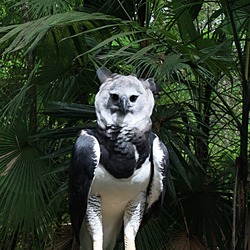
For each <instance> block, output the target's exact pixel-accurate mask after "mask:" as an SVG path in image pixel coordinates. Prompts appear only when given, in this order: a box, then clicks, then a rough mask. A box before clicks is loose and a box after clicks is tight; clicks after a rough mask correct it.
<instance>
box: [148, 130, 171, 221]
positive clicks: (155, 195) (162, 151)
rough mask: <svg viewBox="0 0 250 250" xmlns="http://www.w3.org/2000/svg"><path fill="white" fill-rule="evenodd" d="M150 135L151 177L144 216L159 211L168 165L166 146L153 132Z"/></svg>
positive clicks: (164, 190)
mask: <svg viewBox="0 0 250 250" xmlns="http://www.w3.org/2000/svg"><path fill="white" fill-rule="evenodd" d="M152 135H153V142H152V150H151V164H152V166H151V167H152V177H151V181H150V184H149V189H148V196H147V210H146V214H145V217H146V218H147V217H148V216H149V215H150V214H151V213H152V212H153V213H154V214H158V213H159V212H160V209H161V207H162V205H163V201H164V196H165V193H166V178H167V172H168V166H169V154H168V150H167V148H166V146H165V145H164V144H163V143H162V142H161V141H160V139H159V138H158V136H157V135H155V134H153V133H152ZM144 222H145V220H144Z"/></svg>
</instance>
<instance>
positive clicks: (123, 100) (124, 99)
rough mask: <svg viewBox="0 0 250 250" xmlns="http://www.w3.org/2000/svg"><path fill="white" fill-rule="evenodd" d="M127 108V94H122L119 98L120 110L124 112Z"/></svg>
mask: <svg viewBox="0 0 250 250" xmlns="http://www.w3.org/2000/svg"><path fill="white" fill-rule="evenodd" d="M128 108H129V101H128V97H127V96H122V97H121V98H120V110H121V111H122V112H123V113H124V114H126V113H127V111H128Z"/></svg>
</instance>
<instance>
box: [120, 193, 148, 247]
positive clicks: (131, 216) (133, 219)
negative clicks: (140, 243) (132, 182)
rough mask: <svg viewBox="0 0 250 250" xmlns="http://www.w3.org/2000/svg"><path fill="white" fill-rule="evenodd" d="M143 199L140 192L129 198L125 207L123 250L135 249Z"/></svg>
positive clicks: (144, 197) (142, 211)
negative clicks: (131, 198)
mask: <svg viewBox="0 0 250 250" xmlns="http://www.w3.org/2000/svg"><path fill="white" fill-rule="evenodd" d="M145 200H146V195H145V193H140V194H139V195H137V196H136V197H135V198H134V199H133V200H131V201H130V202H129V203H128V205H127V207H126V210H125V214H124V244H125V250H136V246H135V237H136V234H137V232H138V230H139V228H140V224H141V221H142V217H143V213H144V208H145Z"/></svg>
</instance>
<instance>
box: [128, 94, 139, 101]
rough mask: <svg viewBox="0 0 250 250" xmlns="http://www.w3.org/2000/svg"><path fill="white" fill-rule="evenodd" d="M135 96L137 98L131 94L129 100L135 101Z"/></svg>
mask: <svg viewBox="0 0 250 250" xmlns="http://www.w3.org/2000/svg"><path fill="white" fill-rule="evenodd" d="M137 98H138V96H137V95H131V96H130V97H129V100H130V101H131V102H135V101H136V100H137Z"/></svg>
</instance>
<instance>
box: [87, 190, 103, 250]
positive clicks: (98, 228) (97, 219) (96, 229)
mask: <svg viewBox="0 0 250 250" xmlns="http://www.w3.org/2000/svg"><path fill="white" fill-rule="evenodd" d="M86 223H87V228H88V231H89V234H90V236H91V238H92V240H93V250H102V249H103V229H102V214H101V197H100V196H95V195H92V196H90V197H89V199H88V206H87V211H86Z"/></svg>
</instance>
